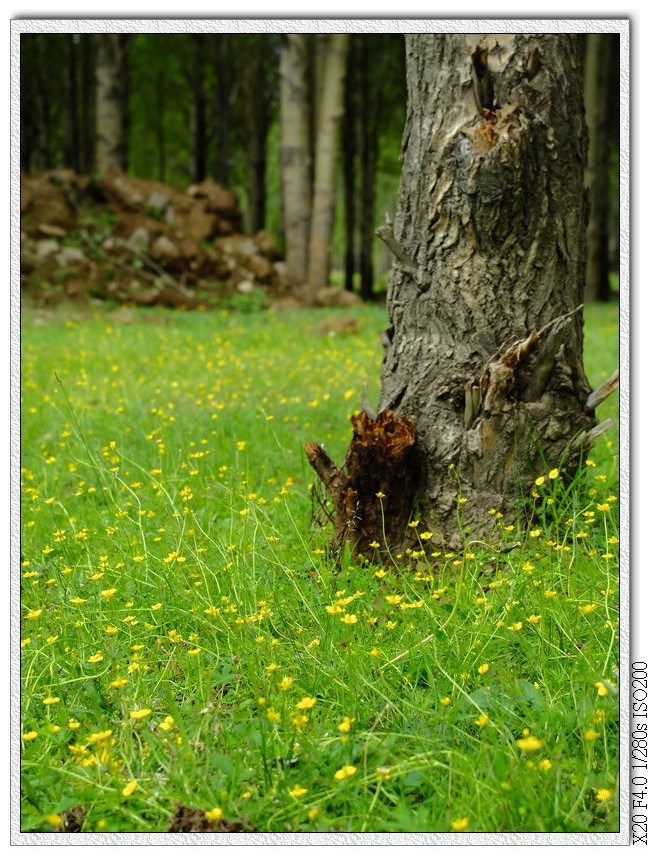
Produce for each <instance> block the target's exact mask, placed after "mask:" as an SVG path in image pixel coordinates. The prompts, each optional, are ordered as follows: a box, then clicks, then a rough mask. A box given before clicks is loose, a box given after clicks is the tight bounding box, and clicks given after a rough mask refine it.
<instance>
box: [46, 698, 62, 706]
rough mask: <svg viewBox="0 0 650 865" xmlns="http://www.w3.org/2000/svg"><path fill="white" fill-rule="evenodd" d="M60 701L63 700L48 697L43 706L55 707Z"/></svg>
mask: <svg viewBox="0 0 650 865" xmlns="http://www.w3.org/2000/svg"><path fill="white" fill-rule="evenodd" d="M60 700H61V697H46V698H45V699H44V700H43V705H44V706H53V705H54V704H55V703H58V702H60Z"/></svg>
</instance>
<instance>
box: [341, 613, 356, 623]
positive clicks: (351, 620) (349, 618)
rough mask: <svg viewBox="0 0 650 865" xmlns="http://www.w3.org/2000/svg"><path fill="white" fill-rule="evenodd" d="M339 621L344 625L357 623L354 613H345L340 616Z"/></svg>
mask: <svg viewBox="0 0 650 865" xmlns="http://www.w3.org/2000/svg"><path fill="white" fill-rule="evenodd" d="M341 621H342V622H343V624H344V625H354V624H356V622H357V617H356V616H355V615H354V613H346V615H345V616H341Z"/></svg>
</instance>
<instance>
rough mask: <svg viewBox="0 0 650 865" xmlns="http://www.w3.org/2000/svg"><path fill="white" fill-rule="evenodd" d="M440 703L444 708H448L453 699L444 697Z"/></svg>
mask: <svg viewBox="0 0 650 865" xmlns="http://www.w3.org/2000/svg"><path fill="white" fill-rule="evenodd" d="M440 703H441V704H442V705H443V706H448V705H449V704H450V703H451V697H442V698H441V699H440Z"/></svg>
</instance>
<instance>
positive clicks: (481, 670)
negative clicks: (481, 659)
mask: <svg viewBox="0 0 650 865" xmlns="http://www.w3.org/2000/svg"><path fill="white" fill-rule="evenodd" d="M489 669H490V665H489V664H481V666H480V667H479V668H478V671H479V673H480V674H481V676H482V675H483V673H487V671H488V670H489Z"/></svg>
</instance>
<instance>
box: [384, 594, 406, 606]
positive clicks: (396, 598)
mask: <svg viewBox="0 0 650 865" xmlns="http://www.w3.org/2000/svg"><path fill="white" fill-rule="evenodd" d="M402 597H403V596H402V595H386V603H387V604H391V605H392V606H396V605H397V604H399V602H400V601H401V600H402Z"/></svg>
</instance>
